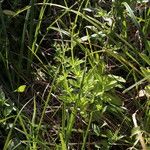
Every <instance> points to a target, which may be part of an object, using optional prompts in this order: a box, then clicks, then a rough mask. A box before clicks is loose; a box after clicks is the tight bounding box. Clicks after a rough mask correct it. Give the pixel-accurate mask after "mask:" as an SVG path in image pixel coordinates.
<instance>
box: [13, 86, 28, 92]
mask: <svg viewBox="0 0 150 150" xmlns="http://www.w3.org/2000/svg"><path fill="white" fill-rule="evenodd" d="M25 89H26V85H21V86H19V87H18V88H17V89H16V90H15V91H14V92H18V93H23V92H24V91H25Z"/></svg>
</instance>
